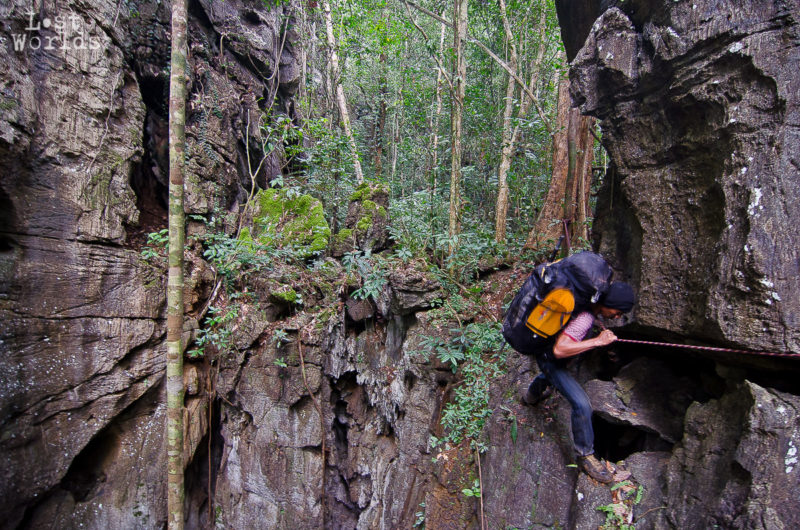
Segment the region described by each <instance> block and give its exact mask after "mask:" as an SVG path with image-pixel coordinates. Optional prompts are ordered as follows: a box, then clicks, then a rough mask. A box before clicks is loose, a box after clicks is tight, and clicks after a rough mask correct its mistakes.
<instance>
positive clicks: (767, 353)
mask: <svg viewBox="0 0 800 530" xmlns="http://www.w3.org/2000/svg"><path fill="white" fill-rule="evenodd" d="M614 342H625V343H628V344H646V345H649V346H661V347H668V348H686V349H690V350H704V351H716V352H726V353H743V354H746V355H763V356H770V357H798V356H800V353H780V352H771V351H753V350H736V349H734V348H719V347H715V346H694V345H691V344H674V343H671V342H655V341H650V340H633V339H617V340H616V341H614Z"/></svg>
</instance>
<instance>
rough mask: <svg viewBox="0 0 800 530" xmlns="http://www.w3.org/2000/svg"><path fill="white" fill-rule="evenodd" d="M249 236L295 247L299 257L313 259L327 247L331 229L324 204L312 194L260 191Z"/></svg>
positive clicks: (263, 242) (274, 243) (277, 190)
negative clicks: (323, 207) (326, 218)
mask: <svg viewBox="0 0 800 530" xmlns="http://www.w3.org/2000/svg"><path fill="white" fill-rule="evenodd" d="M253 201H255V213H254V215H253V231H252V233H251V234H250V237H252V238H253V239H256V240H258V242H259V243H261V244H265V245H278V246H280V247H289V246H291V247H293V248H294V249H295V252H296V253H297V255H298V257H300V258H303V259H305V258H310V257H311V256H313V255H315V254H318V253H320V252H322V251H323V250H325V248H326V247H327V246H328V241H329V240H330V237H331V230H330V227H329V226H328V222H327V221H326V220H325V214H324V212H323V209H322V203H321V202H320V201H319V200H317V199H315V198H314V197H312V196H311V195H298V194H296V193H290V192H288V191H287V190H282V189H268V190H261V191H259V192H258V193H257V194H256V196H255V197H254V198H253Z"/></svg>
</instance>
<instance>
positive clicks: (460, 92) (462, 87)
mask: <svg viewBox="0 0 800 530" xmlns="http://www.w3.org/2000/svg"><path fill="white" fill-rule="evenodd" d="M467 2H468V0H453V50H454V55H455V58H454V59H455V61H454V62H455V64H454V65H453V98H452V99H453V103H452V108H451V113H450V130H451V133H452V164H451V167H450V215H449V220H450V225H449V231H448V235H449V236H450V248H449V252H450V254H453V252H455V238H456V236H457V235H458V233H459V232H460V231H461V223H460V216H461V193H460V190H459V188H460V184H461V150H462V146H461V134H462V119H463V114H464V97H465V95H466V83H465V82H466V77H467V62H466V59H465V57H464V41H465V40H466V37H467Z"/></svg>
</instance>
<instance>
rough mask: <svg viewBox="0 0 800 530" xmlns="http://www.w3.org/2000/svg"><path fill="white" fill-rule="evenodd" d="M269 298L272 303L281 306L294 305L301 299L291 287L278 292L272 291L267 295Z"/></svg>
mask: <svg viewBox="0 0 800 530" xmlns="http://www.w3.org/2000/svg"><path fill="white" fill-rule="evenodd" d="M269 298H270V300H271V301H272V302H276V303H282V304H296V303H299V302H300V301H301V300H302V297H301V296H300V295H299V294H297V291H295V290H294V289H292V288H291V287H289V288H286V289H283V290H280V291H273V292H271V293H270V294H269Z"/></svg>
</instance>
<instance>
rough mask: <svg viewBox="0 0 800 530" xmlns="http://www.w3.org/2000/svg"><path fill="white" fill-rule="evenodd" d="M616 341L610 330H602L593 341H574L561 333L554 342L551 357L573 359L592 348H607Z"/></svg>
mask: <svg viewBox="0 0 800 530" xmlns="http://www.w3.org/2000/svg"><path fill="white" fill-rule="evenodd" d="M615 340H617V336H616V335H614V332H613V331H611V330H610V329H604V330H603V331H601V332H600V334H599V335H598V336H596V337H594V338H593V339H587V340H581V341H576V340H575V339H573V338H572V337H570V336H569V335H567V334H566V333H564V332H562V333H561V334H560V335H559V336H558V339H557V340H556V345H555V346H553V355H554V356H555V357H556V359H565V358H567V357H574V356H575V355H578V354H581V353H583V352H585V351H588V350H591V349H592V348H599V347H600V346H608V345H609V344H611V343H612V342H614V341H615Z"/></svg>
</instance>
